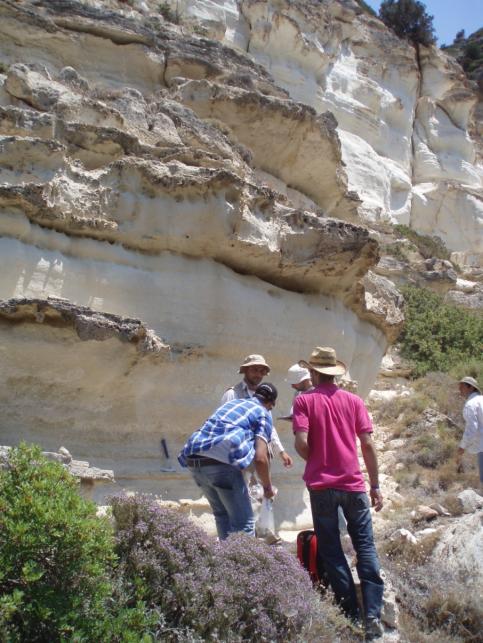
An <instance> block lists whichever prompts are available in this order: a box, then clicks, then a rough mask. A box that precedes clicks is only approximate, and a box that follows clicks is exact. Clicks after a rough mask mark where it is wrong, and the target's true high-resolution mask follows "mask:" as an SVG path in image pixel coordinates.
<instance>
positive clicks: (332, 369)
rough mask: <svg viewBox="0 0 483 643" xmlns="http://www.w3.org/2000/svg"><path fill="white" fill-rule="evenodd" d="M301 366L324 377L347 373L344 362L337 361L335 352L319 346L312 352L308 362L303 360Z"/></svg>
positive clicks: (300, 362)
mask: <svg viewBox="0 0 483 643" xmlns="http://www.w3.org/2000/svg"><path fill="white" fill-rule="evenodd" d="M299 366H303V367H304V368H311V369H313V370H314V371H317V373H322V375H344V373H345V372H346V371H347V367H346V365H345V364H344V362H341V361H340V360H338V359H337V355H336V353H335V350H334V349H333V348H330V347H328V346H317V348H315V349H314V350H313V351H312V354H311V355H310V357H309V360H308V362H306V361H305V360H303V359H301V360H300V361H299Z"/></svg>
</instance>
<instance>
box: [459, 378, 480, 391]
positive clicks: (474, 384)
mask: <svg viewBox="0 0 483 643" xmlns="http://www.w3.org/2000/svg"><path fill="white" fill-rule="evenodd" d="M460 384H469V385H470V386H472V387H473V388H474V389H476V390H477V391H478V393H480V394H481V389H480V386H479V384H478V382H477V381H476V380H475V378H474V377H469V376H467V377H463V379H461V380H460Z"/></svg>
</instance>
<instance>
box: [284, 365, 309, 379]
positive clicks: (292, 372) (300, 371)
mask: <svg viewBox="0 0 483 643" xmlns="http://www.w3.org/2000/svg"><path fill="white" fill-rule="evenodd" d="M309 379H310V372H309V369H308V368H303V366H299V365H298V364H294V365H293V366H291V367H290V368H289V369H288V371H287V377H286V378H285V381H286V382H288V383H289V384H300V382H303V381H304V380H309Z"/></svg>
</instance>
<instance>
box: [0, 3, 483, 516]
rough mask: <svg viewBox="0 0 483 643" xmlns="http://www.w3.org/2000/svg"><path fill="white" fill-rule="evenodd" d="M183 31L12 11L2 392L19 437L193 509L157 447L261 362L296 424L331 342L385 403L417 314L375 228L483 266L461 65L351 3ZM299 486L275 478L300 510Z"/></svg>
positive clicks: (96, 13)
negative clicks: (427, 235) (306, 375)
mask: <svg viewBox="0 0 483 643" xmlns="http://www.w3.org/2000/svg"><path fill="white" fill-rule="evenodd" d="M163 6H166V5H163ZM173 11H174V13H173V12H172V13H171V14H170V15H169V17H170V19H171V20H173V19H176V21H178V22H179V20H178V18H179V17H181V18H182V20H181V24H173V23H172V22H169V21H168V20H165V19H164V18H163V16H162V15H161V14H160V13H159V2H154V1H150V0H146V1H141V0H132V1H131V2H129V3H128V2H121V1H117V0H109V1H106V2H98V1H96V0H85V1H82V2H81V1H75V0H50V1H49V2H47V1H46V2H41V1H38V0H36V1H35V2H30V1H28V0H24V1H22V2H12V1H11V0H0V63H1V66H0V253H1V257H2V270H1V272H0V341H1V344H0V346H1V351H0V363H1V368H0V384H1V386H0V391H1V393H0V395H1V402H2V408H3V409H4V411H3V420H2V428H1V431H2V438H3V439H2V443H4V444H13V443H14V442H16V441H18V439H20V438H26V439H29V440H32V441H36V442H40V443H41V444H42V446H43V447H44V448H48V449H57V448H58V447H59V446H60V444H65V446H67V447H68V448H69V449H70V450H72V451H73V452H75V453H76V455H78V457H85V458H86V459H89V460H91V461H92V462H93V464H95V465H97V466H104V467H106V468H109V469H114V472H115V476H116V479H117V480H118V481H119V482H120V483H121V484H128V485H130V486H132V487H134V488H136V487H137V488H145V489H146V488H149V489H151V490H160V485H162V489H163V491H164V492H165V493H166V494H167V495H170V496H172V497H179V496H180V493H185V494H186V495H189V493H190V492H192V491H193V490H192V489H191V491H190V488H189V481H187V477H186V475H185V474H182V473H180V472H179V471H178V470H176V466H174V469H175V470H174V471H172V472H170V471H168V472H166V471H165V472H164V473H161V472H160V471H159V466H160V456H161V451H160V447H159V441H160V439H161V438H165V439H166V440H167V441H168V445H169V449H170V452H171V456H173V455H174V454H175V453H176V451H177V449H178V448H179V447H180V445H181V444H182V443H183V441H184V440H185V438H186V436H187V435H188V434H189V433H191V431H192V430H193V429H194V428H196V427H197V426H198V425H199V424H200V423H201V422H202V421H203V420H204V419H205V417H206V416H207V415H208V414H209V413H210V412H211V411H212V410H213V409H214V408H215V407H216V405H217V403H218V401H219V399H220V397H221V395H222V393H223V391H224V389H225V388H226V387H227V386H229V385H231V384H233V383H235V382H236V381H237V379H238V375H237V370H238V364H239V363H240V361H241V359H242V358H243V357H244V355H246V354H248V353H253V352H258V353H263V354H264V355H265V356H266V357H267V359H268V360H269V362H270V364H271V365H272V374H271V379H272V380H273V381H274V382H275V383H277V384H278V385H279V387H280V390H281V400H280V404H279V406H280V411H281V413H282V414H283V412H284V411H286V410H287V409H288V408H289V405H290V397H291V396H290V390H289V388H288V386H285V385H284V383H283V377H284V376H285V371H286V368H287V367H288V366H289V365H290V364H291V363H293V362H294V361H296V360H297V359H299V358H301V357H306V356H307V355H308V354H309V353H310V350H311V349H312V348H313V346H315V345H332V346H334V347H335V348H336V349H337V352H338V356H339V357H340V358H341V359H342V360H344V361H345V362H346V363H347V364H348V366H349V371H350V376H351V377H352V378H353V379H355V380H357V381H358V382H359V391H360V393H361V394H362V395H365V394H366V393H367V392H368V391H369V389H370V387H371V384H372V382H373V381H374V379H375V376H376V373H377V371H378V368H379V364H380V361H381V359H382V356H383V355H384V353H385V350H386V348H387V345H388V343H390V342H392V341H393V340H394V339H395V337H396V336H397V334H398V332H399V330H400V328H401V324H402V321H403V317H402V313H401V303H402V302H401V297H400V295H399V293H398V291H397V290H396V288H395V287H394V286H393V284H392V282H391V281H389V280H388V279H387V278H386V277H384V276H381V273H380V274H379V275H377V274H375V272H374V270H373V269H375V267H376V264H377V262H378V259H379V248H378V242H377V240H376V237H377V234H373V233H371V232H370V231H369V230H368V227H367V226H368V225H373V224H376V223H378V222H380V221H382V220H389V219H391V220H398V221H406V222H407V221H409V220H410V221H411V223H412V224H414V225H416V226H418V227H419V229H423V228H424V226H425V225H426V226H429V227H431V230H432V231H434V232H438V233H439V234H441V236H443V237H444V238H445V239H446V240H447V242H448V244H449V245H450V246H451V247H452V249H453V250H454V251H458V252H460V258H462V260H463V259H465V260H468V261H469V260H470V259H472V260H473V259H474V258H475V257H476V258H477V257H478V256H479V255H478V253H479V252H481V247H480V245H478V244H481V239H480V240H478V234H477V233H478V231H479V230H480V228H479V227H478V226H481V210H478V208H479V207H480V206H481V193H480V191H479V190H480V183H479V181H480V180H481V176H480V174H479V173H478V172H479V170H478V168H477V166H476V165H475V164H474V161H475V149H474V145H473V143H472V141H471V138H470V137H469V134H468V130H467V128H468V126H469V122H470V117H471V105H472V101H473V98H472V94H471V92H470V91H469V89H467V88H466V87H465V86H464V85H463V84H462V80H461V78H460V77H459V76H458V73H457V68H456V67H452V68H451V69H450V68H449V67H448V68H446V67H445V65H446V66H448V65H449V63H448V62H447V61H446V59H445V58H444V57H443V56H442V55H439V54H436V53H435V52H423V53H422V54H421V55H420V57H419V59H418V60H416V57H415V55H414V53H413V52H412V50H410V49H408V48H407V47H406V46H403V44H401V43H400V42H399V41H398V40H397V39H396V38H394V37H393V36H391V34H390V33H389V32H388V31H387V30H386V29H385V28H383V27H382V26H381V24H380V23H379V22H378V21H376V20H374V19H370V18H368V17H367V16H365V15H364V14H362V13H361V12H360V10H359V9H358V8H357V5H356V4H355V3H354V2H352V1H349V0H345V1H344V2H342V1H339V2H325V3H322V4H320V3H318V2H317V3H316V2H311V1H307V2H290V3H284V2H277V3H270V2H249V1H244V0H243V1H240V2H234V1H227V2H225V3H222V2H214V1H213V2H210V1H209V0H206V1H205V2H203V3H200V2H183V1H180V2H179V3H173ZM176 11H178V12H179V14H180V15H176ZM164 13H165V14H166V11H164ZM166 15H167V14H166ZM201 34H202V35H201ZM425 69H426V70H427V72H426V75H425V73H424V70H425ZM448 69H449V71H448ZM450 72H451V73H450ZM423 87H427V88H428V89H426V90H423ZM448 114H449V116H448ZM445 128H446V129H445ZM441 132H443V133H444V136H441ZM456 166H458V168H459V169H458V170H456V169H455V168H456ZM418 199H419V200H418ZM455 199H456V201H455ZM458 199H460V200H461V202H462V203H463V202H464V203H465V204H466V205H465V206H464V207H461V208H459V209H458V211H457V212H456V213H455V212H452V213H451V216H453V217H456V216H460V217H461V219H460V223H459V224H456V223H454V221H455V219H451V217H450V216H449V213H450V209H451V208H452V207H453V205H452V204H453V203H456V202H457V201H458ZM436 202H437V203H438V204H439V205H437V206H436V205H434V207H433V204H436ZM458 203H459V201H458ZM418 204H419V205H418ZM424 204H426V205H425V206H424V208H423V205H424ZM418 208H419V209H418ZM435 208H436V209H435ZM465 208H466V209H465ZM436 210H437V212H436ZM426 212H427V213H429V214H425V213H426ZM445 212H447V213H448V216H447V217H446V219H445V216H446V215H444V213H445ZM418 213H419V214H418ZM418 217H419V218H418ZM431 217H432V218H431ZM463 222H466V223H463ZM450 223H451V225H453V226H454V229H455V230H456V231H457V233H456V232H451V230H452V228H451V229H450ZM438 226H439V227H438ZM445 226H446V227H445ZM458 234H459V235H460V236H459V237H458V236H457V235H458ZM279 431H280V433H281V435H282V438H283V439H284V441H285V442H286V443H287V448H288V450H291V443H292V437H291V431H290V427H289V426H288V425H287V426H285V427H284V426H283V425H282V426H280V427H279ZM174 464H175V463H174V461H173V458H171V463H169V466H168V467H165V469H166V468H167V469H170V468H171V466H172V465H174ZM299 468H300V466H299V465H297V468H296V469H295V470H294V472H293V473H290V474H288V473H284V474H276V475H278V476H279V478H278V480H277V482H278V484H279V486H280V487H281V493H282V494H284V493H285V491H284V485H286V493H287V494H289V495H290V496H291V497H293V498H294V503H296V500H295V496H294V492H293V491H291V490H290V489H292V488H293V480H294V476H295V477H296V478H299V477H300V476H299V474H300V471H299ZM161 481H162V482H161ZM180 484H181V485H185V484H186V485H188V486H187V487H186V489H184V487H183V491H180ZM299 492H300V496H301V494H302V487H301V485H300V489H299ZM297 493H298V492H297ZM295 495H296V494H295ZM299 500H300V498H299ZM290 506H291V505H290V503H286V509H285V511H286V515H283V516H281V519H283V520H285V521H288V524H292V523H293V522H294V521H295V518H294V515H293V512H292V513H291V511H292V510H291V509H290ZM294 506H295V504H294ZM297 506H298V505H297Z"/></svg>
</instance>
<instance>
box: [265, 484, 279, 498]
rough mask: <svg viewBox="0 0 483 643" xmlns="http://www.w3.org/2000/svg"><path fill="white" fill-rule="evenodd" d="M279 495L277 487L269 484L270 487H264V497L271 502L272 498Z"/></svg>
mask: <svg viewBox="0 0 483 643" xmlns="http://www.w3.org/2000/svg"><path fill="white" fill-rule="evenodd" d="M277 493H278V489H277V488H276V487H272V485H271V484H269V485H268V487H263V495H264V497H265V498H268V499H269V500H270V499H271V498H275V496H276V495H277Z"/></svg>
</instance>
